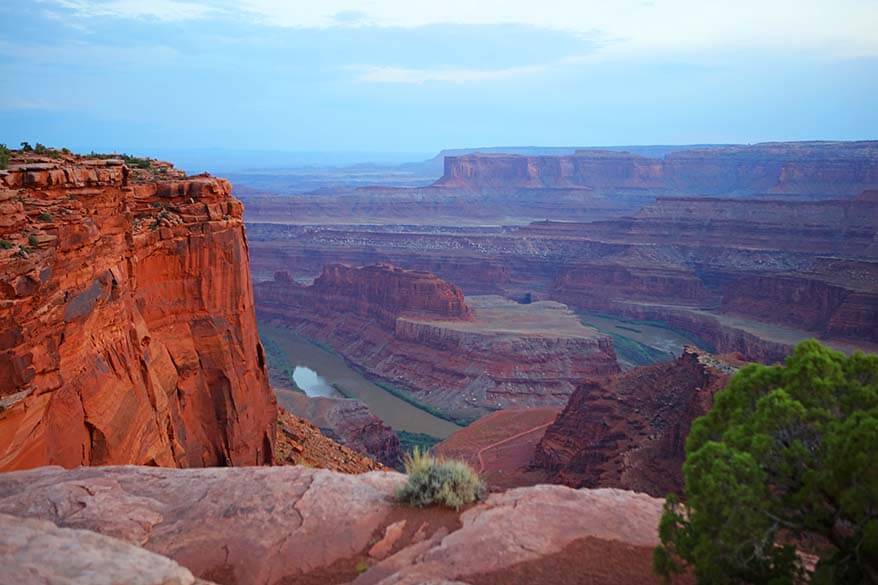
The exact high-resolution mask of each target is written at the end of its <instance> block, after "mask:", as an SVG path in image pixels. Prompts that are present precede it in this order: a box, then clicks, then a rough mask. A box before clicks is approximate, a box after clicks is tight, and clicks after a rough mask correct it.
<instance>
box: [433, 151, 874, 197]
mask: <svg viewBox="0 0 878 585" xmlns="http://www.w3.org/2000/svg"><path fill="white" fill-rule="evenodd" d="M436 185H437V186H441V187H446V188H457V189H471V190H475V191H485V190H501V189H506V190H508V189H516V188H579V189H590V190H595V191H598V192H603V193H610V194H618V193H624V192H632V191H633V192H637V191H641V192H644V191H648V192H650V193H653V194H686V195H695V194H698V195H702V194H705V195H707V194H709V195H725V194H735V195H739V194H751V195H752V194H763V193H784V194H797V195H799V194H801V195H821V196H824V197H825V196H838V195H841V196H855V195H858V194H859V193H860V192H862V191H863V190H866V189H874V188H875V187H876V186H878V143H875V142H841V143H833V142H822V143H821V142H812V143H764V144H756V145H753V146H731V147H712V148H709V149H702V150H698V149H695V150H684V151H679V152H673V153H670V154H668V155H667V156H665V157H664V158H662V159H655V158H646V157H642V156H636V155H632V154H629V153H625V152H610V151H592V150H583V151H577V152H576V153H575V154H574V155H572V156H520V155H508V154H479V153H477V154H466V155H461V156H449V157H446V158H445V173H444V175H443V176H442V178H441V179H439V180H438V181H437V182H436Z"/></svg>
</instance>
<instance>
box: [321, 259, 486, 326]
mask: <svg viewBox="0 0 878 585" xmlns="http://www.w3.org/2000/svg"><path fill="white" fill-rule="evenodd" d="M312 292H313V294H314V296H315V297H316V298H317V299H319V301H320V302H321V303H322V304H327V305H331V306H333V307H334V308H335V310H337V311H351V312H354V313H357V314H360V315H363V316H372V317H376V318H377V319H379V320H380V321H382V322H383V323H386V324H388V325H390V326H391V327H392V326H393V325H394V323H395V322H396V318H397V317H399V316H401V315H405V314H408V313H414V314H417V315H421V316H430V317H433V318H436V319H448V320H458V319H462V320H468V319H472V312H471V311H470V310H469V307H467V306H466V302H465V301H464V298H463V293H462V292H461V290H460V289H459V288H457V287H456V286H454V285H453V284H449V283H448V282H445V281H444V280H442V279H440V278H438V277H436V276H435V275H434V274H430V273H429V272H422V271H417V270H403V269H402V268H397V267H395V266H391V265H389V264H376V265H373V266H363V267H362V268H355V267H353V266H348V265H346V264H331V265H329V266H325V267H324V268H323V272H322V273H321V275H320V276H319V277H317V279H316V280H315V281H314V286H313V291H312Z"/></svg>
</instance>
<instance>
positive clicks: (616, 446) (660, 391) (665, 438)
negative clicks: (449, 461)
mask: <svg viewBox="0 0 878 585" xmlns="http://www.w3.org/2000/svg"><path fill="white" fill-rule="evenodd" d="M733 371H734V368H733V367H732V366H730V365H729V364H726V363H724V362H721V361H719V360H717V359H715V358H713V357H711V356H709V355H706V354H702V353H699V352H698V351H696V350H694V349H692V348H687V349H686V350H685V351H684V353H683V355H681V356H680V357H679V358H677V359H676V360H675V361H673V362H668V363H662V364H656V365H653V366H644V367H639V368H635V369H633V370H631V371H629V372H625V373H624V374H621V375H619V376H617V377H615V378H613V379H611V380H608V381H606V382H601V383H586V384H583V385H582V386H580V387H579V388H577V390H576V392H574V393H573V395H572V396H571V397H570V401H569V402H568V403H567V406H566V407H565V409H564V410H563V412H562V413H561V414H560V415H559V416H558V418H557V420H556V421H555V422H554V423H553V424H552V425H551V426H550V427H549V428H548V429H547V430H546V434H545V435H544V436H543V438H542V440H541V441H540V444H539V445H538V446H537V450H536V454H535V459H534V462H535V465H536V466H537V467H540V468H542V469H544V470H546V471H548V472H550V473H551V474H552V479H553V481H556V482H558V483H564V484H567V485H570V486H573V487H616V488H623V489H630V490H635V491H640V492H646V493H648V494H651V495H656V494H662V495H664V494H667V493H668V492H670V491H679V490H680V489H681V488H682V481H683V478H682V468H683V461H684V459H685V451H684V446H685V441H686V436H687V435H688V434H689V427H690V425H691V424H692V421H693V420H694V419H695V418H697V417H699V416H701V415H703V414H704V413H706V412H707V410H708V409H709V408H710V406H711V404H712V403H713V395H714V394H715V393H716V392H717V391H718V390H720V389H722V388H723V387H724V386H725V384H726V383H727V381H728V379H729V375H730V373H732V372H733Z"/></svg>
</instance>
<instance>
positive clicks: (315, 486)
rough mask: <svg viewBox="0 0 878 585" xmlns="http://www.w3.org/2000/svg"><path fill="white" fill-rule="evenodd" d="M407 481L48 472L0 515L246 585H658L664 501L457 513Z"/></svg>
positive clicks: (9, 497)
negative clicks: (83, 533)
mask: <svg viewBox="0 0 878 585" xmlns="http://www.w3.org/2000/svg"><path fill="white" fill-rule="evenodd" d="M402 480H403V476H401V475H399V474H396V473H386V472H371V473H366V474H361V475H344V474H339V473H333V472H329V471H325V470H314V469H307V468H303V467H275V468H267V467H248V468H226V469H219V468H213V469H161V468H159V469H156V468H145V467H131V466H127V467H107V468H81V469H76V470H70V471H65V470H62V469H60V468H42V469H36V470H30V471H25V472H14V473H7V474H2V475H0V513H3V514H14V515H16V516H19V517H22V518H37V519H42V520H51V521H52V522H54V523H56V524H57V525H59V526H61V527H63V528H77V529H87V530H94V531H96V532H100V533H101V534H103V535H106V536H111V537H115V538H118V539H121V540H124V541H127V542H129V543H131V544H135V545H139V546H142V547H143V548H145V549H147V550H148V551H151V552H153V553H157V554H161V555H164V556H167V557H170V558H171V559H173V560H174V561H176V562H177V563H179V564H180V565H182V566H183V567H186V569H188V570H190V571H191V572H192V573H194V574H195V575H197V576H199V577H202V578H206V579H211V580H214V581H216V582H220V583H237V584H238V585H257V584H258V585H274V584H280V583H291V582H298V583H345V582H354V583H356V584H358V585H364V584H381V585H391V584H400V583H409V584H426V583H448V582H456V583H464V584H466V583H476V584H483V583H484V584H488V583H525V582H528V581H526V580H524V579H525V578H526V576H527V575H529V574H530V575H532V574H533V570H534V569H535V568H536V569H539V571H540V577H541V578H540V579H539V580H538V582H543V583H577V582H583V581H585V582H594V583H600V584H607V585H609V584H610V583H658V580H657V579H656V578H655V577H654V576H653V575H652V572H651V566H650V558H651V552H652V548H653V547H654V546H655V545H656V544H657V543H658V535H657V526H658V521H659V517H660V515H661V507H662V500H660V499H656V498H652V497H650V496H647V495H645V494H635V493H632V492H625V491H621V490H614V489H600V490H572V489H570V488H566V487H562V486H536V487H529V488H520V489H516V490H511V491H509V492H506V493H503V494H493V495H491V496H490V497H489V498H488V499H487V501H485V502H483V503H480V504H477V505H475V506H473V507H471V508H469V509H468V510H465V511H463V512H461V513H459V514H458V513H455V512H453V511H450V510H438V509H414V508H408V507H403V506H397V505H395V504H394V503H393V502H392V495H393V492H394V489H395V488H396V487H397V486H398V485H399V484H400V482H401V481H402ZM370 551H373V552H375V553H376V555H377V556H378V557H383V560H380V561H379V560H378V559H376V558H375V556H370V555H369V552H370ZM364 569H365V571H364ZM531 582H532V581H531ZM683 582H689V581H688V580H684V581H683Z"/></svg>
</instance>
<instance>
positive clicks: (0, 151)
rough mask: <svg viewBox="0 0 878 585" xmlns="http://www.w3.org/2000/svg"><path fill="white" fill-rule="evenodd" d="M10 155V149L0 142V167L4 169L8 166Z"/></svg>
mask: <svg viewBox="0 0 878 585" xmlns="http://www.w3.org/2000/svg"><path fill="white" fill-rule="evenodd" d="M11 156H12V151H10V150H9V149H8V148H6V145H5V144H0V169H5V168H6V167H8V166H9V159H10V157H11Z"/></svg>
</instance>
